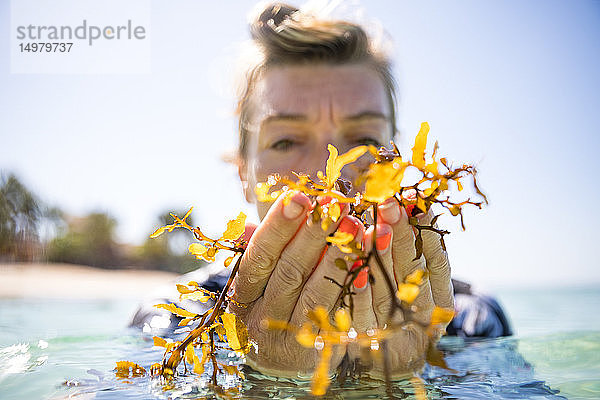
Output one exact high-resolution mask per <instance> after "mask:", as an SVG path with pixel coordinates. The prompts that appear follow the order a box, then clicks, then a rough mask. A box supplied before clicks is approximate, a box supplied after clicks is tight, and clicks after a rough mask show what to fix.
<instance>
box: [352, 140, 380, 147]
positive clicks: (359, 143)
mask: <svg viewBox="0 0 600 400" xmlns="http://www.w3.org/2000/svg"><path fill="white" fill-rule="evenodd" d="M354 143H355V144H356V145H357V146H369V145H371V146H375V147H377V148H379V147H381V142H380V141H379V140H377V139H375V138H372V137H363V138H360V139H358V140H357V141H355V142H354Z"/></svg>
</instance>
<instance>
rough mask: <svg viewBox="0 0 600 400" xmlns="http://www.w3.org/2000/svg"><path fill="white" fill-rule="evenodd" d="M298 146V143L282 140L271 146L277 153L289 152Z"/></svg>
mask: <svg viewBox="0 0 600 400" xmlns="http://www.w3.org/2000/svg"><path fill="white" fill-rule="evenodd" d="M296 145H298V142H296V141H294V140H292V139H280V140H278V141H276V142H275V143H273V144H272V145H271V146H270V149H272V150H275V151H282V152H284V151H289V150H291V149H292V147H294V146H296Z"/></svg>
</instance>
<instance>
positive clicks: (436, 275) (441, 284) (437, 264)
mask: <svg viewBox="0 0 600 400" xmlns="http://www.w3.org/2000/svg"><path fill="white" fill-rule="evenodd" d="M432 219H433V212H432V211H431V210H429V212H428V213H427V214H425V215H423V216H422V217H421V218H420V221H419V224H420V225H429V224H430V223H431V220H432ZM434 227H436V228H437V225H436V224H434ZM421 235H422V237H423V255H424V256H425V261H426V264H427V269H428V270H429V279H430V281H431V293H432V295H433V301H434V302H435V304H436V305H437V306H439V307H444V308H454V296H453V292H454V290H453V288H452V280H451V279H450V263H449V262H448V253H447V252H446V251H445V250H444V249H443V248H442V244H441V241H440V239H441V236H440V235H439V234H438V233H435V232H432V231H427V230H423V231H422V233H421Z"/></svg>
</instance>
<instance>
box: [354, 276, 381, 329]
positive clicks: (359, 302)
mask: <svg viewBox="0 0 600 400" xmlns="http://www.w3.org/2000/svg"><path fill="white" fill-rule="evenodd" d="M363 271H365V272H368V267H365V268H364V269H363ZM354 282H355V283H356V280H355V281H354ZM353 292H354V295H353V296H352V299H351V300H350V301H349V302H350V305H351V316H352V327H353V328H354V330H356V332H358V333H364V332H366V331H367V330H369V329H373V328H376V327H377V317H376V316H375V312H374V311H373V297H372V295H371V284H370V283H369V282H368V281H367V282H365V285H364V286H363V287H361V288H356V286H355V288H354V289H353ZM347 302H348V301H347Z"/></svg>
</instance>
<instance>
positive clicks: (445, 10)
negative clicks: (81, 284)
mask: <svg viewBox="0 0 600 400" xmlns="http://www.w3.org/2000/svg"><path fill="white" fill-rule="evenodd" d="M253 4H254V3H253V2H250V1H236V2H233V1H225V2H219V3H218V4H217V2H212V3H208V2H197V1H191V0H188V1H178V2H168V3H167V2H162V1H152V2H150V9H151V21H152V22H151V24H150V29H149V40H150V41H151V51H152V59H151V73H149V74H92V75H74V74H11V72H10V58H9V56H8V54H9V45H10V41H9V37H10V36H9V35H11V34H13V32H11V31H10V3H9V2H8V1H4V2H1V3H0V32H1V34H0V52H1V54H3V56H2V57H1V58H0V109H1V110H2V111H1V112H0V135H2V136H1V141H0V169H1V170H2V171H5V172H6V171H13V172H15V173H17V174H18V176H19V177H20V178H21V179H22V180H23V181H24V182H25V184H26V185H28V186H29V187H30V188H32V189H33V190H34V191H35V192H36V193H37V194H38V195H39V196H40V197H41V198H42V199H43V200H45V201H46V202H48V203H51V204H54V205H57V206H59V207H61V208H63V209H64V210H66V211H67V212H69V213H73V214H84V213H87V212H90V211H94V210H101V211H108V212H109V213H111V214H112V215H113V216H115V217H116V218H117V219H118V221H119V224H120V225H119V229H118V235H119V238H120V240H122V241H128V242H134V243H139V242H141V241H142V240H144V237H145V235H146V234H148V233H149V232H151V231H152V229H153V228H154V227H155V218H156V215H157V214H158V213H159V212H162V211H164V210H165V209H172V208H186V207H188V206H192V205H194V206H195V207H196V208H195V215H196V220H197V221H199V222H200V223H201V224H202V225H203V226H208V227H210V229H209V230H213V231H219V230H220V229H222V227H223V225H224V222H225V220H226V219H227V218H229V217H232V216H235V215H236V214H237V212H238V211H239V210H240V209H242V210H251V208H249V207H247V206H246V205H244V201H243V199H242V197H241V194H240V188H239V184H238V182H237V176H236V172H235V170H234V168H233V167H231V166H228V165H226V164H224V163H223V162H221V161H220V155H221V154H222V153H224V152H226V151H227V150H230V149H233V148H234V147H235V140H236V132H235V119H234V118H233V112H232V110H233V106H234V100H233V97H232V96H231V94H230V92H228V91H227V88H228V85H227V83H228V81H229V78H230V75H231V74H232V61H233V60H235V55H236V53H237V49H238V48H239V45H240V43H241V42H242V41H243V40H245V39H247V26H246V15H247V13H248V12H249V11H250V10H251V9H252V7H253ZM364 7H365V9H366V12H367V14H368V16H369V17H373V18H376V19H378V20H379V21H381V23H382V24H383V26H384V28H385V29H386V30H387V32H388V33H389V34H390V36H391V37H392V38H393V40H394V50H395V51H394V53H395V60H396V75H397V78H398V83H399V88H400V90H399V92H400V108H399V126H400V129H401V133H402V135H403V136H402V140H401V143H402V144H403V145H404V147H405V148H406V147H408V142H409V140H412V138H413V137H414V134H415V133H416V131H417V130H418V126H419V124H420V122H421V121H429V123H430V125H431V133H430V138H431V139H432V140H434V139H437V140H439V143H440V145H441V153H442V154H445V155H448V156H449V158H451V159H453V160H456V161H460V162H462V161H464V162H474V163H476V164H477V165H478V168H479V170H480V180H481V186H482V187H483V189H484V190H485V191H486V193H487V194H488V195H489V199H490V202H491V204H490V206H489V207H488V208H486V209H485V210H484V211H482V212H477V213H468V215H467V220H466V223H467V231H466V232H460V228H459V226H458V225H457V223H456V221H452V220H449V219H447V220H445V221H443V222H444V223H445V224H446V225H447V226H449V227H450V229H451V230H452V232H453V233H452V235H451V236H450V237H449V238H448V248H449V252H450V257H451V264H452V266H453V271H454V273H455V274H456V276H459V277H463V278H468V279H470V280H472V281H474V282H475V283H480V284H482V285H487V286H512V285H517V286H528V285H546V284H551V285H564V284H576V283H595V284H600V262H599V261H598V255H597V253H598V252H597V250H596V246H597V242H598V240H597V234H596V229H598V227H599V226H600V218H599V213H598V206H597V203H598V200H600V189H599V188H598V184H597V181H598V178H597V174H596V169H597V168H596V165H595V164H596V163H595V156H596V153H597V152H598V150H599V149H600V146H599V144H600V139H599V138H598V127H599V126H600V112H599V110H600V74H599V73H598V71H600V2H598V1H584V0H579V1H562V0H561V1H550V0H540V1H486V2H481V1H466V0H460V1H451V2H433V1H419V2H409V1H396V2H383V1H369V2H364ZM121 17H122V16H121ZM253 218H256V217H253Z"/></svg>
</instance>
